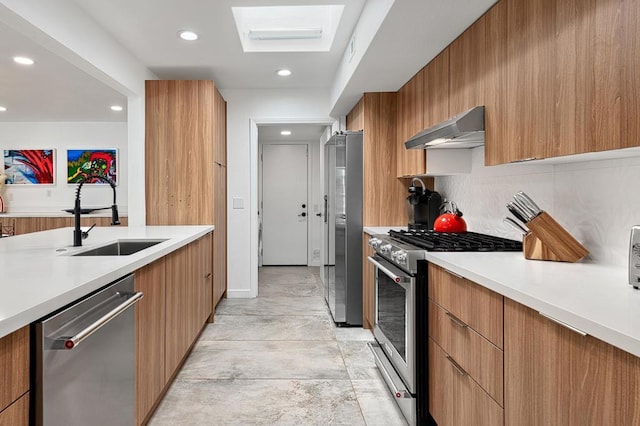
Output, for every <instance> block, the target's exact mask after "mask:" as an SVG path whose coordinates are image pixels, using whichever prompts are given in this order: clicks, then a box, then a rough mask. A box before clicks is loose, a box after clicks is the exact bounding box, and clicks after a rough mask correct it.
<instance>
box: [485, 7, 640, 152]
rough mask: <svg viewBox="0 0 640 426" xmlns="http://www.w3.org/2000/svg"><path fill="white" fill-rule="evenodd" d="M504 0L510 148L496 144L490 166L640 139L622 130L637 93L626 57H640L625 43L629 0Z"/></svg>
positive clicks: (628, 143)
mask: <svg viewBox="0 0 640 426" xmlns="http://www.w3.org/2000/svg"><path fill="white" fill-rule="evenodd" d="M500 3H505V4H506V6H507V37H506V40H507V58H508V61H507V68H506V70H507V71H506V81H507V84H506V87H507V95H508V97H507V102H506V108H505V109H504V115H503V118H504V122H505V123H507V127H506V129H505V133H504V137H505V140H504V141H502V143H503V147H504V148H505V149H503V152H502V155H499V153H498V152H497V151H498V149H497V148H498V147H496V151H495V152H493V153H492V155H490V156H488V158H491V164H494V163H496V164H497V163H499V162H509V161H520V160H525V159H529V158H547V157H558V156H564V155H570V154H579V153H585V152H594V151H602V150H609V149H616V148H624V147H627V146H631V145H637V144H638V143H639V141H638V140H628V139H626V138H622V134H621V131H622V128H623V124H622V123H621V116H622V111H621V107H622V105H627V103H630V104H633V101H632V100H631V98H633V97H634V96H637V95H634V94H633V92H630V93H631V94H627V93H625V92H623V91H622V89H623V87H624V85H625V84H626V83H625V82H624V80H623V77H624V72H623V69H624V67H623V61H625V60H627V61H637V58H634V59H625V58H628V56H629V55H628V53H629V52H627V51H625V50H624V49H622V45H623V43H624V42H623V41H622V40H623V37H622V34H623V32H624V31H623V25H622V24H621V15H620V13H621V7H622V5H623V3H624V0H590V1H581V0H563V1H555V0H532V1H521V0H502V1H501V2H500ZM634 7H635V8H636V9H637V5H635V6H634ZM623 19H624V18H623ZM623 22H624V21H623ZM636 32H637V31H636ZM633 38H636V39H637V34H636V35H633V36H632V37H631V39H633ZM636 78H637V77H636ZM632 84H633V83H632ZM627 101H628V102H627Z"/></svg>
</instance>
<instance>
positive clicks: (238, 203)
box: [233, 197, 244, 209]
mask: <svg viewBox="0 0 640 426" xmlns="http://www.w3.org/2000/svg"><path fill="white" fill-rule="evenodd" d="M233 208H234V209H244V198H239V197H234V198H233Z"/></svg>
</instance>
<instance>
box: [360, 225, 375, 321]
mask: <svg viewBox="0 0 640 426" xmlns="http://www.w3.org/2000/svg"><path fill="white" fill-rule="evenodd" d="M368 242H369V235H368V234H362V253H363V254H364V256H362V315H363V318H362V327H363V328H368V329H372V328H373V321H374V315H375V303H376V302H375V294H374V292H375V285H374V281H373V280H374V279H375V278H374V276H373V272H374V271H373V265H372V264H371V262H369V260H367V257H368V256H373V255H374V254H375V250H373V249H372V248H371V247H369V244H368Z"/></svg>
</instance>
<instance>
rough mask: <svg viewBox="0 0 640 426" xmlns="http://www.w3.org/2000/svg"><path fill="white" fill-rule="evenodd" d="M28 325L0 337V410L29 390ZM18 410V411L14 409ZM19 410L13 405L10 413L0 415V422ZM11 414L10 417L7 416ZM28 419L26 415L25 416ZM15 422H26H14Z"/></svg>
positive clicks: (2, 410)
mask: <svg viewBox="0 0 640 426" xmlns="http://www.w3.org/2000/svg"><path fill="white" fill-rule="evenodd" d="M29 356H30V354H29V327H28V326H26V327H23V328H21V329H20V330H17V331H15V332H13V333H11V334H9V335H7V336H5V337H3V338H1V339H0V383H1V384H2V385H1V386H0V411H1V412H2V414H4V410H5V409H7V407H9V406H10V405H11V404H13V403H14V402H15V401H17V400H18V398H20V397H21V396H22V395H24V394H26V393H27V392H28V391H29ZM15 410H18V411H15ZM20 412H21V411H20V410H19V409H18V408H16V407H14V408H13V409H12V411H11V413H12V414H6V415H0V419H2V420H0V424H12V425H13V423H2V422H3V421H5V419H10V418H11V419H13V418H16V419H18V418H19V417H13V416H14V415H15V414H16V413H20ZM9 416H11V417H9ZM27 420H28V416H27ZM15 424H25V425H26V424H27V422H24V423H15Z"/></svg>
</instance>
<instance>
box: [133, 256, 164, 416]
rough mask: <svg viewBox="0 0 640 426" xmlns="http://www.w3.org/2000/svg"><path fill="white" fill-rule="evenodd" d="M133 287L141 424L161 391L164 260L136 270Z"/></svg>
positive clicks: (138, 413)
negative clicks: (138, 297)
mask: <svg viewBox="0 0 640 426" xmlns="http://www.w3.org/2000/svg"><path fill="white" fill-rule="evenodd" d="M135 288H136V291H141V292H143V293H144V297H143V298H142V299H141V300H140V301H139V302H138V303H137V304H136V312H135V318H136V319H135V322H136V424H142V423H143V421H144V420H145V418H146V417H147V415H148V414H149V413H150V412H151V410H152V409H153V407H154V405H155V403H156V401H157V400H158V398H159V397H160V395H161V394H162V391H163V389H164V387H165V385H166V383H167V380H168V378H167V377H166V375H165V367H164V360H165V342H164V339H165V260H164V258H163V259H160V260H158V261H156V262H154V263H152V264H150V265H147V266H145V267H144V268H142V269H140V270H138V271H136V273H135Z"/></svg>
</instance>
